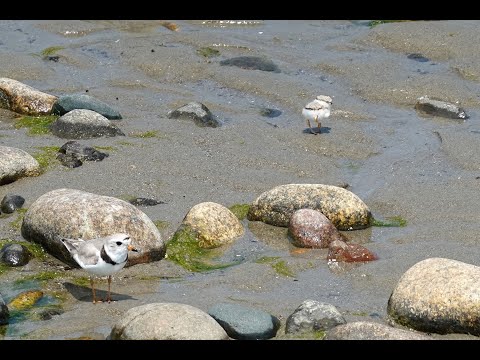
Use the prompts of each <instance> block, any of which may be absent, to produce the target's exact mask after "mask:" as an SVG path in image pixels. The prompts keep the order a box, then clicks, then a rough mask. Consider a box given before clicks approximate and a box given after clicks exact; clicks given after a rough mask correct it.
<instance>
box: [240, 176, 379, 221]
mask: <svg viewBox="0 0 480 360" xmlns="http://www.w3.org/2000/svg"><path fill="white" fill-rule="evenodd" d="M303 208H307V209H313V210H318V211H320V212H321V213H322V214H323V215H325V216H326V217H327V218H328V219H329V220H330V221H331V222H332V223H333V225H335V227H336V228H337V229H338V230H356V229H364V228H367V227H369V226H370V225H371V219H372V214H371V212H370V209H369V208H368V206H367V205H366V204H365V203H364V202H363V201H362V200H361V199H360V198H359V197H358V196H357V195H355V194H354V193H352V192H351V191H349V190H346V189H344V188H341V187H338V186H333V185H324V184H287V185H280V186H277V187H275V188H273V189H271V190H269V191H266V192H264V193H263V194H261V195H260V196H259V197H257V199H255V201H254V202H253V203H252V205H251V206H250V209H249V211H248V214H247V218H248V220H250V221H262V222H264V223H267V224H270V225H274V226H283V227H287V226H288V224H289V223H290V218H291V216H292V215H293V213H294V212H295V211H296V210H299V209H303Z"/></svg>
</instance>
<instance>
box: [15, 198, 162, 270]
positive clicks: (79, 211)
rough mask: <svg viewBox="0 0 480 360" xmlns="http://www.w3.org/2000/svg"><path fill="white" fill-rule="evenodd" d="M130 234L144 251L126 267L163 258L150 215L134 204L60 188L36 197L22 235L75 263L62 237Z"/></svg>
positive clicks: (49, 251)
mask: <svg viewBox="0 0 480 360" xmlns="http://www.w3.org/2000/svg"><path fill="white" fill-rule="evenodd" d="M118 232H121V233H126V234H129V235H130V236H131V238H132V243H133V244H135V247H136V248H137V249H139V250H140V251H139V252H137V253H131V254H130V255H129V258H128V262H127V265H126V266H131V265H134V264H138V263H148V262H153V261H158V260H161V259H162V258H163V257H164V255H165V250H166V248H165V244H164V241H163V239H162V237H161V234H160V232H159V230H158V229H157V227H156V226H155V224H154V223H153V222H152V220H150V218H149V217H148V216H147V215H146V214H145V213H143V212H142V211H140V210H139V209H138V208H137V207H135V206H133V205H132V204H130V203H128V202H126V201H124V200H121V199H117V198H114V197H110V196H103V195H97V194H92V193H88V192H85V191H80V190H76V189H56V190H52V191H49V192H47V193H45V194H43V195H42V196H40V197H39V198H38V199H37V200H35V201H34V202H33V203H32V204H31V205H30V207H29V208H28V210H27V211H26V213H25V215H24V217H23V222H22V227H21V234H22V236H23V237H24V238H25V239H26V240H28V241H32V242H35V243H39V244H40V245H42V247H43V248H44V249H45V250H46V251H47V252H48V253H49V254H51V255H52V256H54V257H56V258H58V259H59V260H61V261H63V262H65V263H67V264H69V265H71V266H73V267H78V264H77V263H76V261H75V260H73V258H72V257H71V256H70V254H69V253H68V251H67V250H66V248H65V246H64V245H63V243H62V242H61V241H60V239H61V238H62V237H64V238H71V239H77V238H82V239H84V240H87V241H88V240H89V239H94V238H98V237H104V236H108V235H111V234H113V233H118Z"/></svg>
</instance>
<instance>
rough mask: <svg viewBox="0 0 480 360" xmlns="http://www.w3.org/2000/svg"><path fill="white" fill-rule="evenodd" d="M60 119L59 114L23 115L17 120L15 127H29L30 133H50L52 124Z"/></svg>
mask: <svg viewBox="0 0 480 360" xmlns="http://www.w3.org/2000/svg"><path fill="white" fill-rule="evenodd" d="M57 119H58V115H46V116H23V117H21V118H19V119H18V120H16V122H15V128H16V129H21V128H27V129H28V132H27V134H28V135H45V134H50V125H51V124H52V123H53V122H54V121H55V120H57Z"/></svg>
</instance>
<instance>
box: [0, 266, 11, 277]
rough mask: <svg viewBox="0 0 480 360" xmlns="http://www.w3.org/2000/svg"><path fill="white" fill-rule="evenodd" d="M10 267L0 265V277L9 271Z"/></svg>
mask: <svg viewBox="0 0 480 360" xmlns="http://www.w3.org/2000/svg"><path fill="white" fill-rule="evenodd" d="M11 268H12V267H11V266H7V265H4V264H2V263H0V276H2V275H3V274H4V273H6V272H7V271H8V270H10V269H11Z"/></svg>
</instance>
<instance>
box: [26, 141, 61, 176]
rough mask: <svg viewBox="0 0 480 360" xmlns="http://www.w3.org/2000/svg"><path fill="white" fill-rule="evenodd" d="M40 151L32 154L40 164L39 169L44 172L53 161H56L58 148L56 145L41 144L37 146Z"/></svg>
mask: <svg viewBox="0 0 480 360" xmlns="http://www.w3.org/2000/svg"><path fill="white" fill-rule="evenodd" d="M37 149H39V150H40V151H39V152H37V153H35V154H33V155H32V156H33V158H34V159H35V160H37V161H38V163H39V165H40V171H41V172H42V173H44V172H45V171H47V170H48V169H49V168H50V167H52V166H53V164H54V162H55V161H57V154H58V151H59V150H60V147H58V146H41V147H37Z"/></svg>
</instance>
